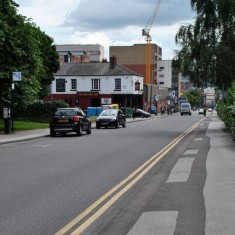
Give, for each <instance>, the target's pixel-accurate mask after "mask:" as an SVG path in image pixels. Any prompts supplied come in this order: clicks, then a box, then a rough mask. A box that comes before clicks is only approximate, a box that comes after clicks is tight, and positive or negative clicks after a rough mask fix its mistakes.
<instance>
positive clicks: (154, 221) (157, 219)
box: [127, 211, 179, 235]
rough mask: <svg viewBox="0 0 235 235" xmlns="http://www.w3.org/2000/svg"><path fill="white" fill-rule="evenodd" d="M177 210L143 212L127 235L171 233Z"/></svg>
mask: <svg viewBox="0 0 235 235" xmlns="http://www.w3.org/2000/svg"><path fill="white" fill-rule="evenodd" d="M178 213H179V212H178V211H151V212H144V213H143V214H142V215H141V216H140V218H139V219H138V220H137V222H136V223H135V224H134V226H133V228H132V229H131V230H130V231H129V233H128V234H127V235H156V234H157V235H173V234H174V231H175V227H176V223H177V217H178Z"/></svg>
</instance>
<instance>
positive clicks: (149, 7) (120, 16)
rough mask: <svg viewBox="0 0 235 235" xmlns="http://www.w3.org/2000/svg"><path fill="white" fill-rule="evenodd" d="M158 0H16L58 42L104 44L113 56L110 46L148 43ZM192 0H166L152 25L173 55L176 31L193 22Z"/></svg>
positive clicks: (154, 39) (166, 56) (165, 51)
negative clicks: (144, 32)
mask: <svg viewBox="0 0 235 235" xmlns="http://www.w3.org/2000/svg"><path fill="white" fill-rule="evenodd" d="M157 1H158V0H54V1H48V0H15V2H16V3H18V4H19V5H20V6H19V8H18V13H19V14H21V15H23V16H26V17H27V18H31V19H32V22H34V23H36V25H37V26H38V27H40V29H41V30H42V31H45V33H46V34H47V35H49V36H50V37H52V38H53V39H54V42H55V44H100V45H102V46H104V50H105V57H106V58H107V59H108V60H109V46H112V45H113V46H130V45H134V44H136V43H145V38H144V37H142V29H144V28H145V26H146V24H147V22H148V20H149V18H150V16H151V14H152V12H153V9H154V7H155V5H156V3H157ZM194 16H195V13H194V12H193V11H192V9H191V6H190V0H163V1H162V3H161V5H160V8H159V10H158V13H157V16H156V19H155V21H154V23H153V25H152V28H151V31H150V35H151V37H152V43H156V44H157V45H158V46H160V47H162V54H163V59H164V60H167V59H172V58H173V51H174V50H176V49H177V47H176V45H175V34H176V33H177V31H178V29H179V27H180V26H181V25H182V24H186V23H191V22H193V20H194Z"/></svg>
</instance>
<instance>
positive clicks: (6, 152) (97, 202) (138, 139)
mask: <svg viewBox="0 0 235 235" xmlns="http://www.w3.org/2000/svg"><path fill="white" fill-rule="evenodd" d="M207 126H208V121H206V120H204V119H203V117H202V116H199V115H198V113H194V114H193V115H192V116H186V115H185V116H180V115H179V114H175V115H172V116H164V117H163V116H157V117H156V118H154V119H146V120H145V121H139V122H132V123H128V124H127V127H126V128H122V127H120V128H118V129H115V128H109V129H99V130H96V129H94V130H92V134H91V135H86V134H84V135H83V136H82V137H77V136H76V135H73V134H68V135H67V136H65V137H62V136H57V137H55V138H51V137H45V138H40V139H36V140H31V141H24V142H18V143H12V144H5V145H0V190H1V191H0V205H1V210H0V234H4V235H5V234H6V235H9V234H11V235H16V234H17V235H19V234H20V235H22V234H25V235H28V234H40V235H41V234H42V235H47V234H81V233H82V234H107V235H111V234H115V235H117V234H118V235H119V234H120V235H122V234H128V235H133V234H135V235H138V234H141V235H143V234H144V233H143V231H148V233H147V234H164V235H167V234H169V235H172V234H174V232H175V234H194V235H197V234H204V233H205V231H204V230H205V205H204V200H203V193H202V192H203V186H204V183H205V178H206V169H205V161H206V156H207V152H208V150H209V139H208V138H207V137H206V136H205V132H206V129H207ZM187 130H188V131H187ZM202 138H203V141H200V140H201V139H202ZM195 156H196V157H195ZM182 169H183V170H182ZM156 226H158V227H157V228H158V233H156ZM146 227H147V230H146Z"/></svg>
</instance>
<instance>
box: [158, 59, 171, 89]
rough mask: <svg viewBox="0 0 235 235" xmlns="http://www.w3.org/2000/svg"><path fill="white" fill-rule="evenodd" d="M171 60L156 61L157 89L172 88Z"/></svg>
mask: <svg viewBox="0 0 235 235" xmlns="http://www.w3.org/2000/svg"><path fill="white" fill-rule="evenodd" d="M171 62H172V61H171V60H158V61H157V84H158V85H159V88H160V89H161V88H171V87H172V68H171Z"/></svg>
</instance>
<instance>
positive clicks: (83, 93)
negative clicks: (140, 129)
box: [45, 58, 144, 109]
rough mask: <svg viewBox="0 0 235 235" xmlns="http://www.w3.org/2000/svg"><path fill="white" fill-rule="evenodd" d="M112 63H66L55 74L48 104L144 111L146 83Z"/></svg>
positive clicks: (141, 78) (114, 61)
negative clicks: (104, 106) (133, 108)
mask: <svg viewBox="0 0 235 235" xmlns="http://www.w3.org/2000/svg"><path fill="white" fill-rule="evenodd" d="M110 61H111V62H110V63H65V64H62V65H61V66H60V70H59V71H58V72H57V73H56V74H55V80H54V81H53V82H52V84H51V87H50V92H49V93H50V94H49V96H48V97H47V98H46V99H45V100H59V99H60V100H61V99H63V100H65V101H66V102H67V103H68V104H69V106H71V107H73V106H75V105H77V104H79V106H80V107H81V108H83V109H86V108H87V107H99V106H101V105H102V104H109V103H110V104H111V103H113V104H119V106H120V107H133V106H136V107H138V108H142V106H143V80H144V78H143V77H142V76H141V75H139V74H137V73H136V72H134V71H132V70H129V69H127V68H126V67H124V66H120V65H116V60H112V59H111V58H110Z"/></svg>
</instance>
